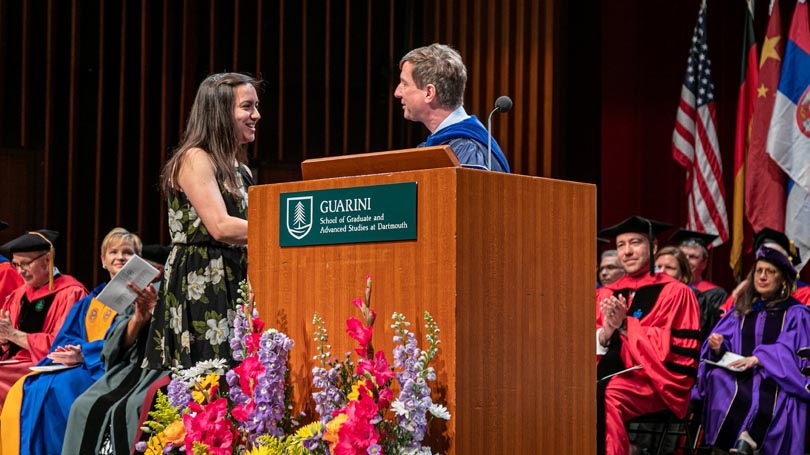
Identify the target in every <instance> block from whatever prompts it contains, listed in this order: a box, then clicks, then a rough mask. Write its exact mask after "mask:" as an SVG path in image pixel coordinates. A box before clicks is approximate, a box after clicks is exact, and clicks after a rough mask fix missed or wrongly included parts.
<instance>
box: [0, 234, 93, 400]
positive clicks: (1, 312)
mask: <svg viewBox="0 0 810 455" xmlns="http://www.w3.org/2000/svg"><path fill="white" fill-rule="evenodd" d="M58 236H59V233H58V232H56V231H50V230H47V229H41V230H39V231H29V232H26V233H25V234H23V235H21V236H20V237H17V238H16V239H14V240H12V241H10V242H8V243H6V244H5V245H3V246H0V252H3V253H10V254H11V255H12V260H11V264H12V265H13V266H14V267H15V268H16V269H17V272H19V274H20V276H22V279H23V281H24V284H23V285H22V286H20V287H19V288H17V289H16V290H15V291H14V292H12V293H11V294H10V295H9V296H8V298H7V299H6V301H5V302H3V303H0V410H2V408H3V403H4V402H5V400H6V394H7V393H8V390H9V388H10V387H11V386H12V385H13V384H14V383H15V382H16V381H17V379H19V378H20V377H22V376H23V375H25V374H27V373H29V372H30V370H29V367H30V366H33V365H35V364H36V363H37V362H38V361H39V360H40V359H42V358H43V357H45V355H47V354H48V351H49V350H50V349H51V343H52V342H53V339H54V336H56V333H57V332H59V329H60V328H61V327H62V323H63V322H64V320H65V317H67V314H68V312H70V308H71V307H72V306H73V304H74V303H76V302H78V301H79V300H80V299H81V298H82V297H84V296H85V295H87V289H86V288H85V287H84V285H82V284H81V283H79V282H78V281H77V280H76V279H75V278H73V277H72V276H69V275H64V274H61V273H59V270H58V269H57V268H56V267H54V265H53V262H54V258H55V255H56V252H55V250H54V246H53V243H54V242H55V241H56V239H57V237H58Z"/></svg>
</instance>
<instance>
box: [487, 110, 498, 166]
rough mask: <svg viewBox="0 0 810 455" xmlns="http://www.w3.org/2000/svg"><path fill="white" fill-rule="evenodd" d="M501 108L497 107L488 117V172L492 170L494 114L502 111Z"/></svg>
mask: <svg viewBox="0 0 810 455" xmlns="http://www.w3.org/2000/svg"><path fill="white" fill-rule="evenodd" d="M500 110H501V109H500V107H498V106H495V109H492V112H490V113H489V116H488V117H487V170H488V171H491V170H492V114H494V113H496V112H498V111H500Z"/></svg>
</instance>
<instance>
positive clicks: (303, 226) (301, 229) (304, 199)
mask: <svg viewBox="0 0 810 455" xmlns="http://www.w3.org/2000/svg"><path fill="white" fill-rule="evenodd" d="M311 229H312V196H300V197H291V198H288V199H287V232H289V233H290V235H291V236H293V237H295V238H296V239H297V240H301V239H303V238H304V237H306V236H307V234H309V231H310V230H311Z"/></svg>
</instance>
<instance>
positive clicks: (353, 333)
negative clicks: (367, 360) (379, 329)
mask: <svg viewBox="0 0 810 455" xmlns="http://www.w3.org/2000/svg"><path fill="white" fill-rule="evenodd" d="M346 333H348V334H349V336H350V337H352V338H354V339H355V340H357V342H358V343H360V346H361V347H362V348H363V349H364V350H365V348H366V347H367V346H368V344H369V343H370V342H371V334H372V327H366V326H364V325H363V323H362V322H360V320H359V319H357V318H349V319H347V320H346Z"/></svg>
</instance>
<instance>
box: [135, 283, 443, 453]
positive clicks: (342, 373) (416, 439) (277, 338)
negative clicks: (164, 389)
mask: <svg viewBox="0 0 810 455" xmlns="http://www.w3.org/2000/svg"><path fill="white" fill-rule="evenodd" d="M245 287H246V286H243V291H242V292H243V296H245V298H244V299H241V300H240V302H239V303H240V305H239V306H238V309H237V312H236V317H235V318H234V322H233V337H232V338H231V348H232V349H233V353H234V360H236V361H237V365H236V366H235V367H234V368H233V369H230V370H228V366H227V364H226V362H225V361H213V362H201V363H199V364H197V365H196V366H195V367H193V368H190V369H187V370H180V371H176V372H174V373H173V375H172V382H171V384H170V385H169V389H168V395H164V394H162V393H160V392H159V393H158V396H157V399H156V404H155V406H154V410H153V411H151V412H150V413H149V416H150V418H151V419H152V420H149V421H147V422H146V427H147V428H148V431H149V432H150V434H151V436H150V437H149V440H148V441H147V442H141V443H139V445H138V447H137V449H138V450H139V451H141V452H144V453H145V454H147V455H158V454H171V453H186V454H193V455H204V454H205V455H208V454H210V455H221V454H227V455H231V454H240V455H243V454H247V455H276V454H278V455H282V454H290V455H356V454H357V455H359V454H363V455H366V454H392V455H393V454H396V455H400V454H402V455H410V454H414V455H416V454H418V455H423V454H424V455H427V454H432V451H431V449H430V447H427V446H423V445H422V444H423V441H424V438H425V436H426V433H427V431H428V427H429V423H430V419H433V418H438V419H444V420H448V419H449V418H450V414H449V413H448V411H447V409H446V408H445V407H444V406H443V405H441V404H438V403H434V402H433V400H432V398H431V388H430V386H429V383H430V382H431V381H434V380H435V379H436V374H435V371H434V369H433V367H432V366H431V362H432V361H433V360H434V358H435V357H436V354H437V353H438V346H439V344H440V340H439V328H438V326H437V324H436V322H435V321H434V320H433V318H432V317H431V315H430V314H429V313H427V312H426V313H425V315H424V316H425V329H426V336H425V338H426V341H427V347H426V349H425V350H421V349H419V348H418V346H417V344H418V343H417V340H416V337H415V335H414V334H413V332H411V331H410V330H409V329H408V327H409V326H410V323H409V322H407V321H406V320H405V317H404V316H403V315H401V314H398V313H394V315H393V316H392V319H393V323H392V325H391V328H393V329H394V333H395V336H394V343H395V344H396V346H395V348H394V350H393V364H389V362H388V360H387V359H386V356H385V353H384V352H383V351H375V350H374V348H373V345H372V332H373V328H374V322H375V319H376V312H375V311H374V310H373V309H372V308H371V306H370V305H371V277H366V289H365V295H364V298H362V299H361V298H358V299H355V300H354V302H353V304H354V305H355V306H356V307H357V308H358V309H359V310H360V312H361V314H362V319H358V318H354V317H350V318H349V319H348V320H347V321H346V331H347V333H348V334H349V336H350V337H351V338H353V339H354V340H356V341H357V343H358V346H357V348H356V349H355V350H354V353H355V354H356V355H357V360H353V358H352V357H353V356H352V353H348V354H347V355H346V357H345V358H344V359H343V360H338V359H337V358H335V357H332V355H331V353H330V350H331V346H330V345H329V336H328V333H327V330H326V327H325V323H324V321H323V319H322V318H321V317H320V316H319V315H318V314H315V315H314V318H313V324H314V325H315V341H316V343H317V351H318V352H317V355H316V356H314V358H313V359H314V360H315V361H316V362H317V366H316V367H314V368H313V369H312V375H313V386H314V388H315V389H316V391H315V392H314V393H313V400H314V402H315V411H316V412H317V414H318V416H312V418H311V419H310V420H313V419H316V418H317V420H315V421H314V422H312V423H310V424H308V425H305V426H302V427H300V428H297V427H298V422H297V420H296V419H295V418H293V417H292V416H291V412H292V411H291V410H292V408H293V406H292V403H291V402H290V397H291V396H292V393H291V392H292V390H291V387H290V386H289V383H288V370H287V360H288V354H289V352H290V350H291V349H292V347H293V341H292V340H291V339H290V338H288V337H287V336H286V335H285V334H283V333H281V332H278V331H277V330H274V329H268V330H264V323H263V322H262V321H261V320H260V319H259V318H258V314H257V312H256V310H255V309H254V308H253V305H252V298H247V291H246V290H245ZM223 377H224V381H223ZM226 389H227V392H226V391H225V390H226Z"/></svg>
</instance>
